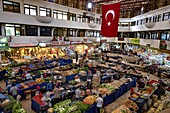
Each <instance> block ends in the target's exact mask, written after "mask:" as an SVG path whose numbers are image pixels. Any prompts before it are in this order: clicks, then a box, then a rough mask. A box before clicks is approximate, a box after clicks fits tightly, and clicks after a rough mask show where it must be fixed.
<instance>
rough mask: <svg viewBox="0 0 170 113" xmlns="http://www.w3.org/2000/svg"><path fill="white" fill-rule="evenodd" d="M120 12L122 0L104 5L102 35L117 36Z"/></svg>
mask: <svg viewBox="0 0 170 113" xmlns="http://www.w3.org/2000/svg"><path fill="white" fill-rule="evenodd" d="M119 13H120V2H118V3H115V4H109V5H102V25H101V35H102V36H105V37H117V32H118V22H119Z"/></svg>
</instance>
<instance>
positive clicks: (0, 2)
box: [0, 0, 3, 11]
mask: <svg viewBox="0 0 170 113" xmlns="http://www.w3.org/2000/svg"><path fill="white" fill-rule="evenodd" d="M0 11H3V4H2V0H0Z"/></svg>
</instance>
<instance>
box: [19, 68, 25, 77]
mask: <svg viewBox="0 0 170 113" xmlns="http://www.w3.org/2000/svg"><path fill="white" fill-rule="evenodd" d="M18 73H19V74H20V75H22V74H23V73H24V71H23V70H22V68H21V67H20V68H19V71H18Z"/></svg>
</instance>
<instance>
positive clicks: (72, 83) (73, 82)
mask: <svg viewBox="0 0 170 113" xmlns="http://www.w3.org/2000/svg"><path fill="white" fill-rule="evenodd" d="M69 84H70V85H76V84H77V82H76V81H75V80H71V81H69Z"/></svg>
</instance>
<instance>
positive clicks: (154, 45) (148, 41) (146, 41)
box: [140, 39, 160, 48]
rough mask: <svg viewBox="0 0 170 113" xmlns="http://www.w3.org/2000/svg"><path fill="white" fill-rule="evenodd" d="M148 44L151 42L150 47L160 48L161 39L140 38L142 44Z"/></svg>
mask: <svg viewBox="0 0 170 113" xmlns="http://www.w3.org/2000/svg"><path fill="white" fill-rule="evenodd" d="M147 44H150V47H153V48H159V44H160V40H150V39H140V45H144V46H147Z"/></svg>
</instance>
